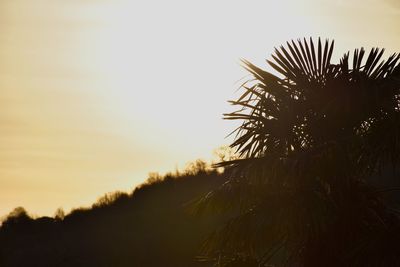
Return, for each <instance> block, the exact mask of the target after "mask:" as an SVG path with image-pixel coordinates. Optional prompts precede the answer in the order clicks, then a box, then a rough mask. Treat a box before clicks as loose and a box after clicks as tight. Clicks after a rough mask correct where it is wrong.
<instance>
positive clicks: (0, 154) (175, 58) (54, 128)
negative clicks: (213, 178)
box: [0, 0, 400, 215]
mask: <svg viewBox="0 0 400 267" xmlns="http://www.w3.org/2000/svg"><path fill="white" fill-rule="evenodd" d="M233 2H234V3H233ZM300 2H301V3H300ZM396 3H397V2H396V1H394V0H386V1H378V0H367V1H365V0H364V1H361V0H352V1H328V0H323V1H317V0H306V1H296V0H286V1H242V2H241V3H238V2H237V1H200V2H192V1H178V0H173V1H142V2H140V3H139V2H138V1H123V0H119V1H118V0H113V1H111V0H101V1H100V0H99V1H92V0H84V1H76V0H73V1H61V0H38V1H29V0H3V1H1V2H0V146H1V147H0V190H1V192H0V203H1V204H0V215H2V214H6V213H7V212H9V211H10V210H12V209H13V208H14V207H16V206H19V205H21V206H24V207H25V208H26V209H27V210H28V211H31V212H32V213H36V214H39V215H44V214H50V215H51V214H53V212H54V211H55V210H56V209H57V208H58V207H64V208H65V209H66V210H69V209H70V208H71V207H78V206H81V205H88V204H90V203H91V202H93V201H94V200H95V199H96V198H97V197H99V196H100V195H102V194H103V193H106V192H108V191H113V190H117V189H119V190H130V189H132V188H133V187H134V186H135V185H137V184H138V183H140V182H142V181H143V180H144V179H145V178H146V175H147V173H148V172H150V171H161V172H165V171H168V170H173V169H174V168H175V167H176V166H184V164H185V163H186V162H187V161H190V160H194V159H197V158H207V157H209V156H210V155H211V151H212V150H213V149H214V148H215V147H218V146H220V145H222V144H225V143H229V140H225V139H224V137H225V135H226V134H227V133H229V132H230V131H231V130H232V129H233V128H234V125H232V124H230V123H227V122H224V121H222V120H221V117H222V113H224V112H226V111H231V109H230V107H229V106H228V105H227V104H226V100H228V99H233V98H235V96H234V90H235V89H236V88H237V86H238V85H239V84H238V83H235V82H236V81H237V80H239V79H240V78H242V77H243V76H244V75H246V74H245V72H244V71H243V70H242V69H241V68H240V67H239V64H238V63H239V58H246V59H248V60H250V61H252V62H255V63H256V64H259V65H264V59H265V58H266V57H268V55H269V53H270V52H271V51H272V48H273V46H276V45H280V44H281V43H283V42H284V41H286V40H288V39H292V38H298V37H303V36H316V37H317V36H322V37H329V38H334V39H336V43H337V49H336V52H339V51H340V53H342V52H345V51H347V50H349V49H352V48H354V47H358V46H361V45H363V46H366V47H370V46H383V47H387V48H388V50H389V51H400V47H399V44H400V34H399V33H398V27H397V25H399V22H400V21H399V17H400V16H399V15H400V12H399V10H400V9H399V8H400V6H399V5H398V4H396ZM336 56H340V54H337V55H336Z"/></svg>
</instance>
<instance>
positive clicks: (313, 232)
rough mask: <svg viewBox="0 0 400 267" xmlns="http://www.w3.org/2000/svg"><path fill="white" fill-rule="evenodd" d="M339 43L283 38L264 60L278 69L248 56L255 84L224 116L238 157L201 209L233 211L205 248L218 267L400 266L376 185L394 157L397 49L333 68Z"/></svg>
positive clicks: (397, 146) (399, 118)
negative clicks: (235, 124)
mask: <svg viewBox="0 0 400 267" xmlns="http://www.w3.org/2000/svg"><path fill="white" fill-rule="evenodd" d="M333 47H334V42H333V41H332V42H329V41H328V40H327V41H326V42H325V43H322V42H321V40H320V39H319V40H318V43H316V44H315V43H314V42H313V40H312V39H310V41H306V40H305V39H304V41H300V40H299V41H297V42H294V41H292V42H287V44H286V47H283V46H281V47H280V48H279V49H276V50H275V53H274V54H273V55H272V58H273V60H272V61H270V60H268V63H269V65H270V66H271V67H272V68H273V69H274V70H275V71H276V74H274V73H273V72H269V71H266V70H263V69H260V68H258V67H256V66H255V65H253V64H251V63H250V62H248V61H243V63H244V67H245V68H246V69H247V70H248V71H249V72H250V73H251V74H252V76H253V79H251V80H249V81H248V82H246V83H245V84H244V85H243V86H242V87H243V89H244V92H243V94H242V95H241V96H240V97H239V99H238V100H236V101H231V103H232V104H233V105H235V106H238V107H239V109H238V110H237V111H235V112H232V113H229V114H225V118H226V119H229V120H242V121H243V123H242V125H241V126H240V127H239V128H238V129H237V135H236V139H235V141H234V142H233V143H232V145H231V147H232V148H235V149H236V150H237V152H238V153H239V155H240V158H239V159H237V160H231V161H228V162H222V163H221V164H220V166H224V167H229V168H230V169H231V172H230V173H231V174H232V175H231V177H230V178H229V181H228V182H226V183H225V184H224V185H223V186H221V187H220V188H219V189H217V190H214V191H213V192H211V193H209V194H208V195H207V196H206V197H204V198H203V199H202V200H201V201H200V202H199V204H198V207H199V209H202V208H210V207H211V208H214V209H218V210H223V211H229V212H230V214H232V219H231V220H230V221H229V222H228V223H227V224H226V225H225V227H223V228H222V229H220V230H218V231H216V232H215V233H214V235H212V236H211V237H210V239H209V240H208V242H207V243H206V246H205V248H206V249H205V253H206V254H207V255H208V256H209V257H210V258H214V259H218V260H215V262H216V264H217V265H218V266H238V265H229V264H233V262H236V261H237V259H238V258H240V259H253V260H254V261H256V262H257V264H258V266H266V264H273V265H276V266H399V265H400V248H399V246H398V240H400V239H399V238H400V224H399V216H398V211H397V210H396V209H394V206H393V205H389V204H388V202H387V201H385V198H384V196H383V194H384V193H383V192H382V190H378V189H377V188H376V187H375V186H373V185H374V184H375V182H376V181H373V180H374V179H378V180H379V179H380V181H379V182H380V183H381V184H385V182H384V181H385V177H384V176H383V175H380V173H381V172H380V171H382V170H385V169H387V168H388V166H392V167H394V169H396V167H397V166H398V163H399V153H400V102H399V101H400V67H399V64H398V60H399V55H397V54H393V55H391V56H390V57H389V58H388V59H387V60H385V61H381V57H382V54H383V52H384V50H383V49H382V50H381V49H377V48H374V49H372V50H371V51H370V53H369V54H368V57H366V60H365V57H364V55H365V51H364V49H363V48H361V49H356V50H355V51H354V52H353V54H352V63H350V62H349V61H350V60H349V53H346V54H345V55H344V56H343V57H342V58H341V59H340V62H339V64H333V63H331V57H332V53H333ZM221 259H223V260H221ZM240 266H247V265H246V264H243V265H240Z"/></svg>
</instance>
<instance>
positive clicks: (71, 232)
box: [0, 161, 226, 267]
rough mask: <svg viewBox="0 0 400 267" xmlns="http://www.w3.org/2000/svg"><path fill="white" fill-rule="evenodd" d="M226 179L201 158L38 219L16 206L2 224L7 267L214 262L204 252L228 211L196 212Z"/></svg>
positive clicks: (1, 261) (2, 260)
mask: <svg viewBox="0 0 400 267" xmlns="http://www.w3.org/2000/svg"><path fill="white" fill-rule="evenodd" d="M225 180H226V178H225V175H224V174H223V173H221V172H217V171H216V170H211V169H209V168H207V165H206V164H205V163H204V162H201V161H197V162H195V163H194V164H192V165H191V166H190V168H188V169H187V170H185V171H184V172H178V171H177V172H175V173H169V174H166V175H159V174H154V173H153V174H150V175H149V178H148V180H147V182H146V183H144V184H142V185H141V186H139V187H137V188H136V189H135V190H134V191H133V192H132V193H129V194H128V193H122V192H116V193H109V194H106V195H104V196H103V197H101V198H100V199H99V200H98V201H97V202H96V203H94V204H93V205H92V207H90V208H79V209H75V210H73V211H71V212H70V213H69V214H67V215H65V214H64V212H63V211H62V210H58V211H57V212H56V214H55V216H54V217H40V218H32V217H31V216H29V214H28V213H27V212H26V211H25V210H24V209H23V208H22V207H19V208H16V209H15V210H14V211H13V212H11V213H10V214H9V216H8V217H7V218H6V219H5V220H4V221H3V223H2V226H1V228H0V244H1V246H0V266H144V267H151V266H164V267H168V266H171V267H172V266H173V267H179V266H182V267H190V266H210V263H208V262H204V261H201V260H199V259H198V258H197V256H198V255H200V249H201V246H202V244H203V242H204V240H205V238H206V237H207V236H208V235H209V234H210V233H211V232H212V231H213V230H215V229H217V228H218V226H219V225H221V222H222V221H223V218H221V217H220V216H219V215H212V216H210V215H208V216H198V215H195V214H193V202H194V201H195V200H196V199H199V198H201V197H202V196H204V195H205V194H206V193H207V192H209V191H211V190H212V189H214V188H216V187H218V186H219V185H221V184H222V183H223V182H224V181H225Z"/></svg>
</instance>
